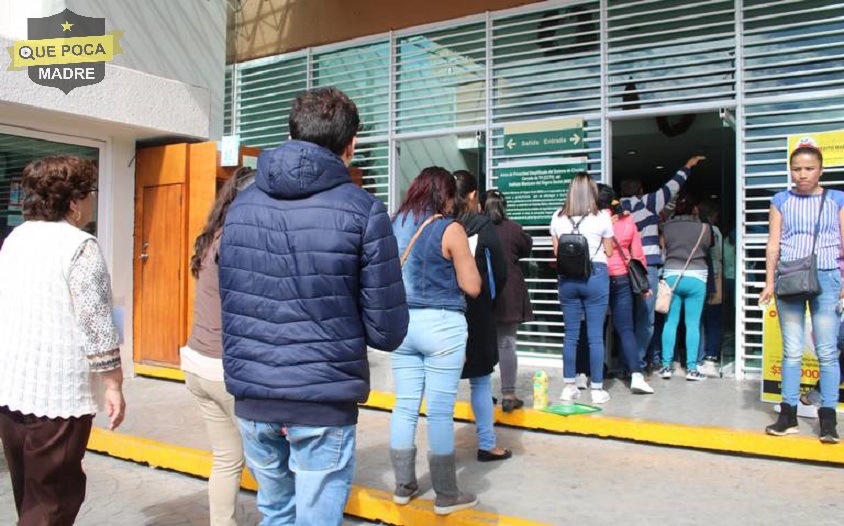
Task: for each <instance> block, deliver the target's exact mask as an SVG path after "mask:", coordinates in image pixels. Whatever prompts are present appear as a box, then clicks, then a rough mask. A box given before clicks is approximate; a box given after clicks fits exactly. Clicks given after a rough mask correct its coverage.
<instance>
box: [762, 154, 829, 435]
mask: <svg viewBox="0 0 844 526" xmlns="http://www.w3.org/2000/svg"><path fill="white" fill-rule="evenodd" d="M789 162H790V165H791V180H792V182H793V183H794V187H793V188H792V189H790V190H786V191H783V192H779V193H778V194H776V195H775V196H774V198H773V200H772V201H771V210H770V221H769V223H770V234H769V237H768V247H767V255H766V267H765V269H766V276H765V288H764V289H763V290H762V294H761V296H760V298H759V300H760V302H762V303H767V302H769V301H770V300H771V297H772V296H773V295H774V282H775V279H776V269H777V264H778V263H779V262H780V261H794V260H796V259H800V258H804V257H806V256H808V255H810V254H811V253H812V247H813V246H814V247H815V254H816V257H817V268H818V281H819V283H820V286H821V293H820V295H818V296H816V297H814V298H812V299H810V300H809V301H808V304H809V311H810V314H811V320H812V333H813V340H814V345H815V352H816V353H817V355H818V362H820V369H821V382H820V383H821V388H822V392H821V396H822V402H821V408H820V409H819V410H818V417H819V418H820V440H821V442H823V443H828V444H835V443H837V442H838V432H837V431H836V429H835V407H836V406H837V405H838V384H839V383H840V381H841V379H840V373H839V370H838V349H837V347H836V341H837V339H838V325H839V322H838V313H837V311H836V307H837V305H838V302H839V299H840V298H841V295H842V289H841V273H840V272H839V270H838V260H839V259H840V258H841V239H842V236H844V193H842V192H840V191H837V190H827V191H826V192H824V189H823V188H821V186H820V184H819V181H820V177H821V173H822V172H823V155H822V154H821V151H820V150H819V149H818V148H817V146H815V145H814V143H811V142H801V143H800V144H799V145H798V147H797V148H796V149H795V150H794V151H793V152H792V153H791V156H790V158H789ZM822 200H824V201H823V209H822V210H821V204H822ZM821 212H822V215H820V218H819V217H818V216H819V214H821ZM816 223H819V224H818V234H817V240H815V224H816ZM806 303H807V302H806V301H805V300H796V301H795V300H787V299H784V298H778V299H777V311H778V313H779V321H780V329H781V330H782V346H783V364H782V404H781V405H780V414H779V418H778V419H777V421H776V423H774V424H772V425H770V426H768V427H767V428H765V431H766V432H767V433H768V434H769V435H774V436H782V435H787V434H792V433H797V432H798V426H797V398H798V396H799V394H800V376H801V370H800V368H801V362H802V359H803V346H804V343H805V341H806V335H805V334H804V332H805V331H804V326H805V313H806ZM810 337H812V336H810Z"/></svg>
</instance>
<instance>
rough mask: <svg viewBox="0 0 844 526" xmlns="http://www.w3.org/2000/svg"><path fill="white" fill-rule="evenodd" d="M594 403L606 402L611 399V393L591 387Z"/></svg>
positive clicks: (590, 391)
mask: <svg viewBox="0 0 844 526" xmlns="http://www.w3.org/2000/svg"><path fill="white" fill-rule="evenodd" d="M589 393H590V394H591V395H592V403H593V404H606V403H607V402H609V401H610V394H609V393H608V392H606V391H604V390H603V389H590V390H589Z"/></svg>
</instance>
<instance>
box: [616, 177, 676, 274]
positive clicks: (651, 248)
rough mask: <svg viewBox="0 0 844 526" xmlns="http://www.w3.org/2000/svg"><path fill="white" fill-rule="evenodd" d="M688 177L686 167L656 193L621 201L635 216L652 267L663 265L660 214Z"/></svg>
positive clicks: (625, 198) (649, 264)
mask: <svg viewBox="0 0 844 526" xmlns="http://www.w3.org/2000/svg"><path fill="white" fill-rule="evenodd" d="M688 177H689V169H688V168H686V167H685V166H684V167H683V168H680V169H679V170H677V173H676V174H674V177H672V178H671V179H670V180H669V181H668V182H667V183H665V184H664V185H662V187H661V188H660V189H659V190H657V191H656V192H651V193H649V194H644V195H643V196H641V197H639V196H632V197H624V198H622V199H621V206H622V207H624V209H625V210H627V211H628V212H630V214H631V215H632V216H633V221H635V222H636V228H638V229H639V234H640V235H641V236H642V249H643V250H644V252H645V258H646V259H647V261H648V266H650V267H658V266H661V265H662V249H661V248H660V246H659V213H660V212H662V209H663V208H665V205H666V204H668V202H669V201H671V200H672V199H674V197H676V195H677V193H678V192H680V189H681V188H683V185H684V184H686V179H688Z"/></svg>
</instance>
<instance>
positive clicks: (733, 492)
mask: <svg viewBox="0 0 844 526" xmlns="http://www.w3.org/2000/svg"><path fill="white" fill-rule="evenodd" d="M713 383H715V382H713ZM673 384H674V382H672V385H673ZM677 384H678V386H677V389H679V388H680V386H681V385H682V387H684V388H686V387H687V388H692V389H694V388H699V387H702V386H705V385H707V384H689V385H688V386H687V385H686V384H685V382H683V383H682V384H680V383H679V382H677ZM730 385H732V383H728V384H727V386H728V387H729V386H730ZM125 389H126V398H127V400H128V412H127V419H126V422H125V423H124V425H123V426H122V427H121V429H120V434H125V435H132V436H139V437H145V438H148V439H153V440H156V441H160V442H163V443H167V444H172V445H175V446H183V447H189V448H196V449H201V450H206V451H207V450H208V449H209V447H208V442H207V438H206V436H205V427H204V424H203V422H202V419H201V415H200V414H199V411H198V410H197V408H196V407H195V406H194V403H193V401H192V400H191V397H190V395H189V393H188V392H187V390H186V389H185V387H184V386H183V385H181V384H179V383H176V382H168V381H162V380H151V379H142V378H137V379H132V380H128V381H127V382H126V385H125ZM727 390H729V391H733V390H734V389H731V388H730V389H727ZM741 391H742V390H741V389H739V390H738V392H739V393H740V392H741ZM666 392H667V390H666ZM734 396H735V395H734ZM663 397H664V398H667V396H665V395H663ZM619 398H622V399H623V397H622V396H621V395H619ZM654 400H657V398H654ZM614 402H615V400H614V401H613V402H611V403H614ZM666 403H668V401H666ZM619 405H621V404H619ZM559 418H564V417H559ZM570 418H572V419H573V418H595V417H592V416H578V417H570ZM389 419H390V414H389V413H387V412H383V411H373V410H367V409H363V410H361V415H360V421H359V425H358V444H357V454H358V457H357V471H356V477H355V485H356V486H358V487H363V488H370V489H373V490H379V491H381V492H385V493H388V492H390V491H391V490H392V487H393V478H392V472H391V469H390V463H389V457H388V449H389ZM104 423H105V418H104V417H103V416H100V417H98V418H97V421H96V424H97V425H99V426H102V425H104ZM424 423H425V420H424V419H421V420H420V433H419V436H420V439H419V449H420V451H425V429H424V428H425V426H424ZM496 430H497V433H498V436H499V439H500V443H501V444H502V445H503V446H505V447H509V448H512V449H513V451H514V457H513V458H512V459H510V460H508V461H505V462H496V463H479V462H477V460H476V459H475V458H474V457H475V451H476V448H477V442H476V437H475V432H474V426H473V425H471V424H456V426H455V435H456V437H455V441H456V448H457V457H458V465H459V470H458V478H459V480H460V483H461V486H462V488H463V489H465V490H468V491H473V492H477V493H479V494H480V497H481V505H480V506H479V508H478V511H479V512H482V513H486V514H488V516H490V517H494V516H496V515H497V516H499V517H498V518H497V519H495V522H493V523H497V524H520V525H526V524H567V523H571V522H572V521H578V520H582V521H587V522H588V523H590V524H609V523H617V522H620V521H623V523H624V524H625V526H631V525H637V524H642V525H645V524H647V525H651V524H654V523H658V522H661V521H668V523H670V524H707V525H711V524H719V525H729V524H765V523H770V524H778V523H782V520H783V518H794V519H799V521H800V522H801V523H810V524H838V523H839V522H840V516H841V513H842V511H844V504H842V502H841V499H840V489H841V483H842V480H844V478H842V472H841V470H840V468H836V467H826V466H823V465H811V464H796V463H790V462H781V461H775V460H766V459H753V458H741V457H734V456H727V455H716V454H710V453H703V452H696V451H688V450H681V449H673V448H660V447H653V446H646V445H640V444H632V443H629V442H622V441H615V440H597V439H592V438H583V437H575V436H560V435H552V434H547V433H541V432H535V431H529V430H522V429H516V428H503V427H498V428H497V429H496ZM766 438H767V439H768V440H780V442H777V444H781V445H782V446H783V447H787V446H788V444H789V443H790V442H788V441H787V440H786V441H783V440H784V439H776V438H769V437H766ZM830 447H835V446H830ZM92 469H93V468H92ZM417 470H418V474H419V479H420V486H421V489H422V492H423V493H422V494H421V495H420V499H422V500H421V501H419V502H423V501H425V500H427V501H430V500H432V499H433V497H434V495H433V492H432V491H431V484H430V477H429V475H428V468H427V463H426V462H425V461H424V454H420V458H419V459H418V461H417ZM786 481H787V483H786ZM92 502H93V497H92ZM415 502H416V501H414V503H415ZM414 503H412V504H411V506H413V505H414ZM387 505H388V506H392V504H390V503H387V504H385V506H387ZM461 513H464V512H461ZM370 520H371V518H370ZM438 520H439V519H438ZM489 520H490V521H491V520H493V519H489ZM407 523H408V524H409V523H410V522H407ZM417 523H418V524H433V523H435V519H434V517H433V515H431V516H429V517H428V520H425V521H421V522H417ZM480 523H481V522H480V521H478V522H472V524H480ZM443 524H445V522H443ZM463 524H469V522H463Z"/></svg>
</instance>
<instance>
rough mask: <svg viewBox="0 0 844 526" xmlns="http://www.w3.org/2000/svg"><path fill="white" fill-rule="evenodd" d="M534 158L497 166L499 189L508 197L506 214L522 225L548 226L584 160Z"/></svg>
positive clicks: (584, 165) (584, 168) (583, 169)
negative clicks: (540, 159)
mask: <svg viewBox="0 0 844 526" xmlns="http://www.w3.org/2000/svg"><path fill="white" fill-rule="evenodd" d="M573 161H574V162H572V160H569V161H560V162H554V161H548V160H543V161H539V160H537V161H534V162H523V163H518V164H516V163H512V164H509V165H505V166H501V167H499V168H498V169H497V170H496V172H497V173H498V189H499V190H500V191H502V192H503V193H504V195H506V196H507V216H508V217H509V218H510V219H512V220H513V221H518V222H519V223H521V224H523V225H547V224H550V223H551V216H552V215H553V214H554V212H555V211H556V210H557V209H558V208H560V206H562V204H563V201H565V199H566V195H567V193H568V189H569V181H571V179H572V178H573V177H574V176H575V174H577V173H578V172H581V171H585V170H586V160H585V159H580V158H578V159H573Z"/></svg>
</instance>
